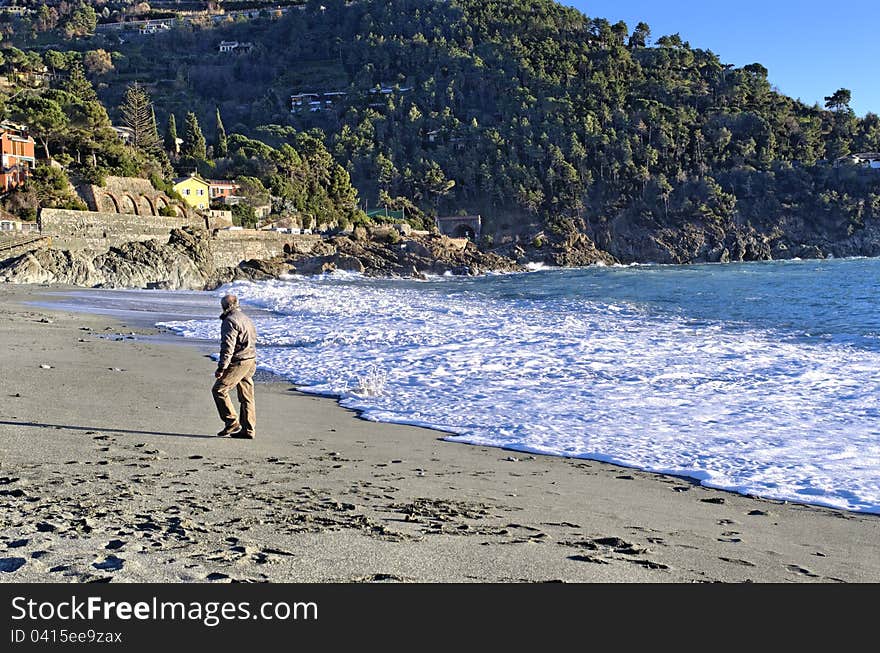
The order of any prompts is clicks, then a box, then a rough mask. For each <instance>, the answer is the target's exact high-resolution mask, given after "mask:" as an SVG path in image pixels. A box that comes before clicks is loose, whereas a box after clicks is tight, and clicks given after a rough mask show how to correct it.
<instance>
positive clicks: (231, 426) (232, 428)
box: [217, 422, 241, 438]
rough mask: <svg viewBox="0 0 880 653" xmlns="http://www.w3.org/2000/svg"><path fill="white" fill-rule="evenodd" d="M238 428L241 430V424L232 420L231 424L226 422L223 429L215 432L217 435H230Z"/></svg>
mask: <svg viewBox="0 0 880 653" xmlns="http://www.w3.org/2000/svg"><path fill="white" fill-rule="evenodd" d="M240 430H241V424H239V423H238V422H234V423H232V424H227V425H226V426H225V427H224V429H223V430H222V431H220V432H219V433H218V434H217V436H218V437H221V438H222V437H225V436H227V435H232V434H233V433H235V432H236V431H240Z"/></svg>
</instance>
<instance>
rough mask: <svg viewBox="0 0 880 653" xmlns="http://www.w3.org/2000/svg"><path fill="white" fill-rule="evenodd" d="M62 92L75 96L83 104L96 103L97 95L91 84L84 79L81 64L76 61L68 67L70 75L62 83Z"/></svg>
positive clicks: (84, 75)
mask: <svg viewBox="0 0 880 653" xmlns="http://www.w3.org/2000/svg"><path fill="white" fill-rule="evenodd" d="M64 90H65V91H67V92H68V93H70V94H71V95H75V96H76V97H78V98H79V99H80V100H82V101H83V102H97V101H98V94H97V93H95V88H94V87H93V86H92V83H91V82H90V81H89V80H88V79H86V74H85V71H84V70H83V67H82V64H81V63H79V62H78V61H77V62H75V63H74V64H73V65H71V67H70V74H69V75H68V77H67V80H66V81H65V83H64Z"/></svg>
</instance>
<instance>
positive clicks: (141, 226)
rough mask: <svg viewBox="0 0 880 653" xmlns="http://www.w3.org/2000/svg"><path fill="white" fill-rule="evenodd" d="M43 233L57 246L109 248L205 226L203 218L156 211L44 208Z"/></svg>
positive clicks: (103, 249)
mask: <svg viewBox="0 0 880 653" xmlns="http://www.w3.org/2000/svg"><path fill="white" fill-rule="evenodd" d="M39 222H40V233H41V235H43V236H50V237H51V238H52V247H53V248H55V249H70V250H83V249H89V250H95V251H106V250H108V249H109V248H111V247H118V246H119V245H122V244H123V243H127V242H130V241H134V240H138V241H141V240H152V239H154V238H155V239H158V240H161V241H162V242H163V243H164V242H168V235H169V233H170V232H171V230H172V229H178V228H180V227H185V226H196V227H201V228H204V227H205V220H204V218H201V217H198V216H193V217H191V218H182V217H177V218H169V217H164V216H155V215H127V214H121V213H99V212H95V211H69V210H66V209H42V210H41V211H40V220H39Z"/></svg>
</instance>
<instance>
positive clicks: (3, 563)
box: [0, 558, 27, 574]
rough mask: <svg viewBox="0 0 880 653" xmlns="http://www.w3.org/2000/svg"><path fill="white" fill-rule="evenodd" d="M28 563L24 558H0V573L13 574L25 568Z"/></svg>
mask: <svg viewBox="0 0 880 653" xmlns="http://www.w3.org/2000/svg"><path fill="white" fill-rule="evenodd" d="M26 562H27V560H25V559H24V558H0V572H4V573H7V574H11V573H12V572H14V571H18V570H19V569H21V568H22V567H24V565H25V563H26Z"/></svg>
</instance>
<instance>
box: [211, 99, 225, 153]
mask: <svg viewBox="0 0 880 653" xmlns="http://www.w3.org/2000/svg"><path fill="white" fill-rule="evenodd" d="M226 154H227V147H226V129H224V127H223V120H222V119H221V118H220V107H217V141H216V143H215V145H214V155H215V156H217V157H225V156H226Z"/></svg>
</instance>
